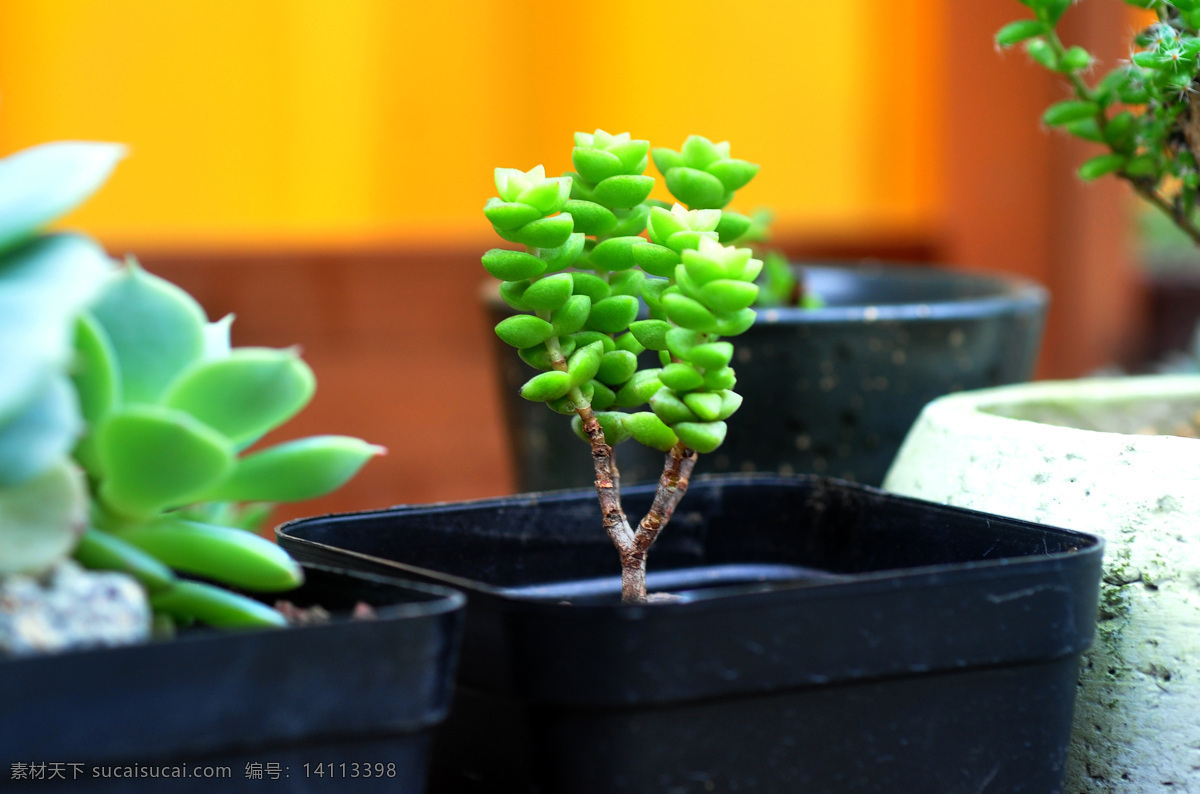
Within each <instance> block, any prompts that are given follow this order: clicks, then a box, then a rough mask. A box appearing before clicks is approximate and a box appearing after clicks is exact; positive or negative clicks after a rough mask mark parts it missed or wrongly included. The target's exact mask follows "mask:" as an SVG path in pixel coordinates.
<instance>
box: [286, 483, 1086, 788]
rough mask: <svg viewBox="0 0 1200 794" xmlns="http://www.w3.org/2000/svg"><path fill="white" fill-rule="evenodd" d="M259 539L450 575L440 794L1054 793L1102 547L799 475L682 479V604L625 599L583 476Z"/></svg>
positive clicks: (634, 492) (635, 506) (676, 557)
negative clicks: (453, 624)
mask: <svg viewBox="0 0 1200 794" xmlns="http://www.w3.org/2000/svg"><path fill="white" fill-rule="evenodd" d="M650 497H651V491H650V489H649V488H645V487H635V488H630V489H627V491H626V492H625V494H624V501H625V506H626V510H627V512H628V513H629V514H630V515H631V516H640V515H641V513H642V512H643V511H644V510H645V509H646V508H647V507H648V505H649V500H650ZM634 520H636V519H634ZM277 534H278V536H279V539H280V542H281V544H282V545H283V546H284V547H285V548H287V549H288V550H289V551H290V552H291V553H292V554H293V555H294V556H296V557H297V558H299V559H308V560H314V561H324V562H330V561H335V560H336V561H337V564H339V565H345V566H349V567H356V568H360V569H363V570H372V571H392V572H403V573H404V575H406V576H414V577H419V578H423V579H427V580H430V581H439V582H444V583H448V584H451V585H453V586H456V587H459V588H461V589H462V590H464V591H465V592H466V593H467V594H468V607H467V628H466V635H465V639H464V646H463V659H462V665H461V668H460V672H459V678H458V688H457V692H456V696H455V703H454V706H453V708H452V710H451V715H450V717H449V718H448V721H447V723H446V724H445V725H444V726H443V728H442V729H441V731H440V732H439V736H438V740H437V746H436V747H435V751H434V769H433V771H432V777H431V791H435V792H436V791H539V792H614V791H639V792H693V791H694V792H708V791H735V790H736V791H739V792H745V791H761V792H805V794H812V793H815V792H831V793H833V792H836V793H838V794H841V793H842V792H859V791H877V792H889V793H892V794H894V793H895V792H937V793H938V794H954V792H964V793H965V792H978V791H987V792H989V793H990V794H996V793H997V792H1018V791H1028V792H1037V793H1038V794H1045V792H1053V791H1058V790H1059V789H1060V787H1061V784H1062V776H1063V770H1064V761H1065V756H1066V747H1067V739H1068V735H1069V731H1070V724H1071V716H1072V709H1073V704H1074V696H1075V681H1076V674H1077V670H1078V663H1079V656H1080V653H1081V652H1082V651H1083V650H1084V649H1085V648H1087V647H1088V646H1089V644H1090V643H1091V638H1092V634H1093V631H1094V628H1095V619H1096V607H1097V588H1098V583H1099V577H1100V558H1101V554H1102V541H1100V540H1099V539H1098V538H1095V537H1093V536H1090V535H1085V534H1080V533H1076V532H1070V531H1066V530H1059V529H1054V528H1049V527H1045V526H1040V525H1037V524H1031V523H1027V522H1023V521H1017V520H1012V519H1007V518H1000V517H996V516H990V515H985V514H981V513H975V512H971V511H966V510H961V509H956V508H950V507H943V506H939V505H934V504H931V503H926V502H921V501H918V500H914V499H908V498H904V497H898V496H894V495H889V494H885V493H883V492H881V491H878V490H876V489H873V488H868V487H865V486H858V485H853V484H850V483H845V482H840V481H835V480H827V479H820V478H808V477H805V478H741V477H735V478H726V477H718V478H712V479H704V478H700V479H698V480H697V481H696V482H694V483H693V484H692V487H691V490H690V491H689V493H688V494H687V496H686V497H685V498H684V500H683V502H682V503H681V504H680V507H679V510H678V512H677V513H676V515H675V518H674V519H673V520H672V522H671V525H670V526H669V527H668V528H667V530H666V531H665V532H664V533H663V535H662V536H661V537H660V539H659V542H658V543H657V544H656V545H655V547H654V549H653V550H652V551H651V554H650V564H649V567H650V571H651V574H650V586H651V588H652V589H653V588H654V587H655V581H656V580H657V581H658V582H660V583H661V582H663V581H664V580H666V582H667V586H668V587H669V588H670V589H671V590H673V591H674V592H676V593H677V595H678V596H679V600H677V601H675V602H671V603H653V604H649V605H644V606H622V605H621V604H620V603H619V598H618V596H617V591H618V584H617V581H618V576H617V575H616V574H617V571H618V563H617V558H616V553H615V551H614V550H613V549H612V547H611V545H610V543H609V541H608V539H607V537H606V536H605V534H604V532H603V530H602V529H601V527H600V521H599V511H598V507H597V505H596V500H595V495H594V493H593V492H592V491H590V490H580V491H565V492H557V493H544V494H531V495H522V496H516V497H509V498H501V499H488V500H481V501H475V502H466V503H459V504H440V505H431V506H406V507H396V508H392V509H390V510H383V511H376V512H367V513H359V514H352V515H339V516H326V517H322V518H312V519H303V520H299V521H295V522H291V523H289V524H286V525H284V526H283V527H281V528H280V529H279V530H278V533H277Z"/></svg>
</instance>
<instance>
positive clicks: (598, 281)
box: [571, 272, 612, 303]
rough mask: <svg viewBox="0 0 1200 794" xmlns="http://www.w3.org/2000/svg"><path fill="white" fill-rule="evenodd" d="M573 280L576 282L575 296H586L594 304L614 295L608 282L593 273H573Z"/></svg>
mask: <svg viewBox="0 0 1200 794" xmlns="http://www.w3.org/2000/svg"><path fill="white" fill-rule="evenodd" d="M571 279H572V281H574V282H575V288H574V294H575V295H586V296H587V297H588V298H590V299H591V301H592V303H596V302H597V301H602V300H604V299H605V298H607V297H608V296H609V295H611V294H612V288H611V287H609V286H608V282H606V281H605V280H604V279H602V278H600V277H599V276H595V275H593V274H591V273H578V272H576V273H572V274H571Z"/></svg>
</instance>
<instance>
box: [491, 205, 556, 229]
mask: <svg viewBox="0 0 1200 794" xmlns="http://www.w3.org/2000/svg"><path fill="white" fill-rule="evenodd" d="M483 214H484V215H485V216H487V219H488V221H489V222H490V223H491V224H492V226H494V227H495V228H496V229H498V230H502V231H506V232H507V231H512V230H513V229H519V228H521V227H522V226H524V225H525V224H527V223H531V222H533V221H536V220H537V219H538V218H540V217H542V212H541V210H539V209H538V208H537V207H534V206H531V205H529V204H518V203H516V202H511V201H501V200H500V199H498V198H491V199H488V202H487V204H485V205H484V206H483Z"/></svg>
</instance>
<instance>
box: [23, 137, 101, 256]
mask: <svg viewBox="0 0 1200 794" xmlns="http://www.w3.org/2000/svg"><path fill="white" fill-rule="evenodd" d="M124 156H125V147H124V146H119V145H117V144H112V143H92V142H85V141H60V142H56V143H45V144H42V145H40V146H34V147H32V148H29V149H25V150H24V151H20V152H17V153H16V154H11V155H9V156H8V157H5V158H4V159H2V160H0V251H2V250H3V249H6V248H8V247H9V246H11V245H13V244H15V243H19V242H21V241H22V240H25V239H27V238H28V237H30V236H32V235H33V233H34V232H36V231H37V230H38V229H40V228H42V227H43V226H45V225H46V224H48V223H50V222H51V221H53V220H54V219H55V218H58V217H59V216H60V215H65V214H66V213H68V212H70V211H71V210H73V209H74V208H75V207H77V206H79V205H80V204H82V203H83V202H84V201H85V200H87V198H88V197H90V196H91V195H92V194H93V193H95V192H96V191H97V190H99V189H100V187H101V186H102V185H103V184H104V182H105V181H106V180H107V179H108V176H109V174H111V173H112V171H113V169H114V168H116V165H117V163H118V162H120V160H121V158H123V157H124Z"/></svg>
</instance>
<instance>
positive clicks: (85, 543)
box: [75, 528, 176, 593]
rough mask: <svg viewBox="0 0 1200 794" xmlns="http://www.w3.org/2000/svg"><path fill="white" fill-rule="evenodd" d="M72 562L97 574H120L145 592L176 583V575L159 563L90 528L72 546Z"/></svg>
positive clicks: (114, 538) (160, 589)
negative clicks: (73, 560)
mask: <svg viewBox="0 0 1200 794" xmlns="http://www.w3.org/2000/svg"><path fill="white" fill-rule="evenodd" d="M75 560H76V562H78V563H79V564H80V565H82V566H83V567H85V568H90V569H92V570H96V571H119V572H120V573H124V574H128V575H130V576H132V577H134V578H135V579H137V580H138V581H139V582H140V583H141V584H142V586H143V587H145V588H146V590H147V591H149V592H151V593H157V592H161V591H163V590H166V589H167V588H168V587H170V586H171V585H172V584H173V583H174V582H175V581H176V577H175V573H174V572H173V571H172V570H171V569H170V568H168V567H167V566H166V565H164V564H163V563H162V562H160V561H159V560H157V559H155V558H154V557H152V556H150V555H149V554H147V553H146V552H144V551H142V550H141V549H139V548H138V547H137V546H134V545H132V544H130V543H127V542H126V541H123V540H121V539H120V538H118V537H117V536H115V535H113V534H111V533H108V532H102V531H101V530H99V529H95V528H89V529H88V530H87V531H86V532H84V533H83V536H82V537H81V538H80V539H79V545H77V546H76V547H75Z"/></svg>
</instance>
